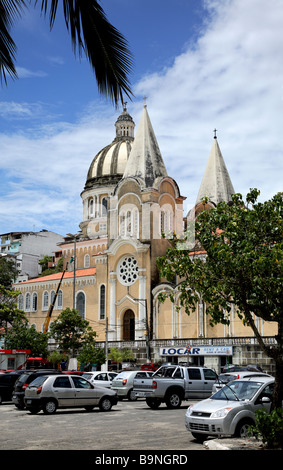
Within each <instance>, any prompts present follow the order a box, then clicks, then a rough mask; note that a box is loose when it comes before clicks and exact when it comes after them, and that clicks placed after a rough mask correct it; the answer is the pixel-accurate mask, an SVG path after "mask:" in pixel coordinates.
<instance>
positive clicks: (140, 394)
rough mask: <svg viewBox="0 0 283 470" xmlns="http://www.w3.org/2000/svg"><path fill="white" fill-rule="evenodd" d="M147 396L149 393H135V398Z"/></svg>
mask: <svg viewBox="0 0 283 470" xmlns="http://www.w3.org/2000/svg"><path fill="white" fill-rule="evenodd" d="M148 394H149V392H136V396H137V397H140V398H142V397H147V396H148Z"/></svg>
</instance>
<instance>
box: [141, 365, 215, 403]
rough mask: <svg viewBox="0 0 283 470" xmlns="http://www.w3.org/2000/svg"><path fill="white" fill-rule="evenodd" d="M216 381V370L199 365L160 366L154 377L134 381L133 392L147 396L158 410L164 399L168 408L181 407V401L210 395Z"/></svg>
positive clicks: (147, 401)
mask: <svg viewBox="0 0 283 470" xmlns="http://www.w3.org/2000/svg"><path fill="white" fill-rule="evenodd" d="M216 380H217V374H216V372H215V371H214V370H212V369H209V368H206V367H197V366H178V365H172V366H161V367H160V368H159V369H158V370H157V371H156V372H155V373H154V374H153V375H152V376H151V377H149V378H139V377H138V376H137V377H136V378H135V380H134V387H133V392H134V393H135V394H136V397H137V398H145V399H146V403H147V405H148V406H149V407H150V408H152V409H156V408H158V407H159V405H160V404H161V403H163V402H165V403H166V405H167V407H168V408H179V407H180V406H181V403H182V400H188V399H190V398H200V399H203V398H207V397H210V395H211V392H212V386H213V384H214V382H215V381H216Z"/></svg>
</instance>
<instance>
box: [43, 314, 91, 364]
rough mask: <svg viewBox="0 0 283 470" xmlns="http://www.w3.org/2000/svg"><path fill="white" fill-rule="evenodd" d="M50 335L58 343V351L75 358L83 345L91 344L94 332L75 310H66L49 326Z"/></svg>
mask: <svg viewBox="0 0 283 470" xmlns="http://www.w3.org/2000/svg"><path fill="white" fill-rule="evenodd" d="M50 335H51V336H52V337H53V338H54V340H55V341H56V342H57V343H58V345H59V349H60V350H61V351H63V352H66V353H69V354H71V355H72V356H75V355H76V354H77V352H78V351H79V350H80V349H81V348H82V347H83V346H84V344H88V343H92V342H93V341H94V338H95V337H96V333H95V331H93V329H92V328H91V327H90V326H89V322H88V321H87V320H84V319H83V318H82V317H81V316H80V315H79V314H78V312H77V310H74V309H70V308H66V309H65V310H63V311H62V312H61V314H60V315H59V317H58V318H56V320H55V321H54V322H53V323H52V324H51V326H50Z"/></svg>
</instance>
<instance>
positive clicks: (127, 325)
mask: <svg viewBox="0 0 283 470" xmlns="http://www.w3.org/2000/svg"><path fill="white" fill-rule="evenodd" d="M123 340H124V341H134V340H135V314H134V312H133V311H132V310H130V309H129V310H126V312H125V313H124V318H123Z"/></svg>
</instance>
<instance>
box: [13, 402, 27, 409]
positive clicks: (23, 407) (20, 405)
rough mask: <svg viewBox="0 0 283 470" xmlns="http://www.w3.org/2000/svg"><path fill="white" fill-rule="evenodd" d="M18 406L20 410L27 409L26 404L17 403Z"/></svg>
mask: <svg viewBox="0 0 283 470" xmlns="http://www.w3.org/2000/svg"><path fill="white" fill-rule="evenodd" d="M15 407H16V408H18V410H24V409H25V405H22V404H21V403H18V404H17V405H15Z"/></svg>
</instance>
